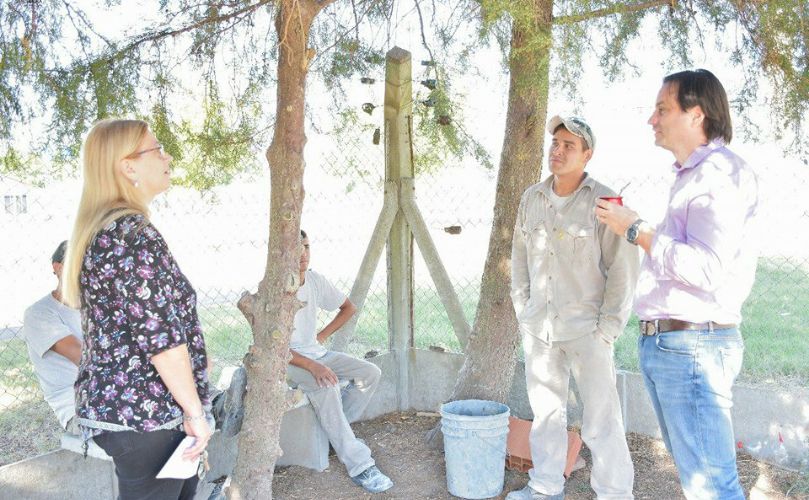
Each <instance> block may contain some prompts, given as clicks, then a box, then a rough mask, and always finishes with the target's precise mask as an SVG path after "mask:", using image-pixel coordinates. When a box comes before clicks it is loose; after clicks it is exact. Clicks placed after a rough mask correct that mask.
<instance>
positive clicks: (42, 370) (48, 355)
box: [22, 241, 82, 434]
mask: <svg viewBox="0 0 809 500" xmlns="http://www.w3.org/2000/svg"><path fill="white" fill-rule="evenodd" d="M66 245H67V241H63V242H62V243H60V244H59V246H58V247H57V248H56V251H55V252H54V253H53V256H52V257H51V264H52V266H53V274H54V275H55V276H56V280H57V285H56V289H55V290H53V291H52V292H51V293H49V294H48V295H46V296H44V297H42V298H41V299H40V300H38V301H37V302H35V303H34V304H32V305H31V306H30V307H29V308H28V309H26V310H25V316H24V320H23V326H22V336H23V338H24V339H25V343H26V344H27V346H28V357H29V358H30V359H31V363H32V364H33V365H34V373H36V376H37V378H38V379H39V385H40V387H41V388H42V392H43V394H44V395H45V401H47V402H48V404H49V405H50V407H51V409H53V412H54V413H55V414H56V417H57V418H58V419H59V424H60V425H61V426H62V428H63V429H65V430H66V431H68V432H70V433H72V434H79V429H78V427H77V426H76V421H75V417H76V405H75V396H74V392H73V382H75V381H76V376H77V375H78V366H79V362H80V361H81V345H82V331H81V317H80V314H79V311H78V309H73V308H71V307H68V306H67V305H65V304H64V303H63V302H62V294H61V292H60V290H61V281H62V261H63V260H64V257H65V247H66Z"/></svg>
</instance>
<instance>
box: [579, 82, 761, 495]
mask: <svg viewBox="0 0 809 500" xmlns="http://www.w3.org/2000/svg"><path fill="white" fill-rule="evenodd" d="M649 124H650V125H651V126H652V129H653V130H654V134H655V144H657V145H658V146H660V147H662V148H664V149H667V150H669V151H671V152H672V154H674V157H675V159H676V162H675V163H674V171H675V173H676V178H675V181H674V185H673V186H672V188H671V192H670V195H669V205H668V211H667V212H666V215H665V217H664V219H663V221H662V223H661V224H660V225H659V226H657V228H654V227H652V225H650V224H648V223H646V222H645V221H644V220H643V219H641V218H640V217H639V216H638V214H637V213H636V212H634V211H633V210H631V209H628V208H626V207H621V206H619V205H615V204H610V203H604V202H598V203H597V205H598V206H597V208H596V210H595V211H596V217H597V218H598V219H599V220H600V221H601V222H602V223H604V224H607V225H608V226H609V228H610V229H611V230H612V231H614V232H615V233H617V234H622V235H625V237H626V238H627V240H629V242H630V243H634V244H636V245H638V246H640V247H641V248H643V250H645V252H646V256H645V259H644V262H643V265H642V267H641V272H640V277H639V279H638V285H637V288H636V292H635V312H636V313H637V315H638V317H639V318H640V320H641V321H640V330H641V336H640V339H639V354H640V369H641V372H642V375H643V378H644V382H645V383H646V388H647V390H648V392H649V395H650V397H651V399H652V403H653V405H654V409H655V412H656V414H657V419H658V422H659V424H660V429H661V432H662V435H663V440H664V442H665V444H666V447H667V448H668V450H669V452H670V453H671V454H672V455H673V457H674V462H675V464H676V465H677V470H678V472H679V474H680V483H681V485H682V488H683V492H684V493H685V496H686V497H687V498H689V499H701V500H702V499H722V500H731V499H743V498H744V492H743V491H742V488H741V485H740V483H739V476H738V472H737V470H736V452H735V447H734V439H733V426H732V423H731V416H730V408H731V406H732V405H733V394H732V392H731V388H732V386H733V382H734V381H735V380H736V376H737V375H738V374H739V370H740V369H741V364H742V355H743V353H744V342H743V340H742V336H741V334H740V333H739V328H738V325H739V323H740V321H741V307H742V303H743V302H744V300H745V299H746V298H747V296H748V294H749V293H750V289H751V287H752V285H753V280H754V278H755V271H756V259H757V252H756V250H755V248H754V245H753V239H754V238H753V236H752V232H753V221H754V219H755V216H756V212H757V206H758V181H757V179H756V175H755V173H754V172H753V169H752V168H751V167H750V166H749V165H748V164H747V163H746V162H745V161H744V160H743V159H741V158H740V157H739V156H737V155H736V154H734V153H733V152H732V151H730V150H729V149H728V148H727V147H726V144H727V143H729V142H730V140H731V137H732V134H733V132H732V127H731V121H730V111H729V106H728V100H727V95H726V94H725V90H724V88H723V87H722V84H721V83H720V82H719V80H718V79H717V78H716V77H715V76H714V75H713V74H711V73H710V72H709V71H706V70H696V71H683V72H680V73H675V74H672V75H669V76H667V77H666V78H664V80H663V86H662V88H661V89H660V92H659V93H658V95H657V100H656V104H655V110H654V113H652V116H651V118H650V119H649Z"/></svg>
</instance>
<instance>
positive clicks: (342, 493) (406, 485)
mask: <svg viewBox="0 0 809 500" xmlns="http://www.w3.org/2000/svg"><path fill="white" fill-rule="evenodd" d="M438 420H439V419H438V417H431V416H427V417H425V416H417V415H416V414H415V413H412V412H410V413H390V414H387V415H383V416H382V417H379V418H376V419H374V420H369V421H367V422H361V423H358V424H355V425H354V429H355V431H356V434H357V436H359V437H360V438H362V439H364V440H365V441H366V442H367V443H368V445H369V446H370V447H371V450H373V452H374V458H375V459H376V462H377V465H379V467H380V469H382V470H383V471H384V472H385V473H387V474H388V475H390V477H391V478H392V479H393V481H394V483H395V486H394V487H393V488H392V489H390V490H388V491H387V492H385V493H383V494H379V495H374V496H373V498H379V499H393V498H395V499H407V500H421V499H425V500H427V499H452V498H456V497H454V496H452V495H450V494H449V492H448V491H447V484H446V478H445V474H446V470H445V468H444V454H443V450H442V449H440V448H435V447H431V446H428V445H427V444H426V443H425V442H424V435H425V433H426V432H427V431H428V430H429V429H431V428H433V426H435V425H436V423H437V422H438ZM627 440H628V442H629V449H630V451H631V453H632V459H633V462H634V464H635V498H636V499H639V500H641V499H648V500H652V499H654V500H660V499H671V500H675V499H682V498H684V497H683V496H682V493H681V490H680V486H679V482H678V480H677V471H676V469H675V468H674V463H673V462H672V461H671V458H670V457H669V455H668V452H667V451H666V449H665V447H664V446H663V444H662V442H660V441H657V440H654V439H650V438H648V437H645V436H641V435H637V434H629V435H628V436H627ZM582 455H583V456H584V458H585V459H586V461H587V464H588V466H587V467H585V468H584V469H581V470H579V471H576V472H574V473H573V475H572V476H571V478H570V480H569V481H568V483H567V485H566V489H565V491H566V497H565V498H566V499H567V500H584V499H592V498H595V495H594V494H593V492H592V490H591V489H590V484H589V481H590V467H589V465H590V463H591V460H590V455H589V452H588V451H587V449H586V448H584V449H583V451H582ZM738 465H739V475H740V477H741V480H742V484H743V486H744V490H745V494H746V495H747V497H748V498H750V499H751V500H756V499H765V498H766V499H773V500H779V499H787V498H789V499H807V498H809V495H807V494H806V493H796V492H795V489H793V491H792V492H790V495H789V496H787V492H788V491H789V489H790V487H792V486H793V485H795V484H796V483H798V482H799V481H800V480H801V479H802V478H801V477H800V475H799V474H796V473H794V472H789V471H784V470H781V469H779V468H777V467H773V466H771V465H768V464H765V463H762V462H757V461H755V460H753V459H752V458H751V457H749V456H747V455H742V454H740V455H739V459H738ZM526 482H528V475H527V474H524V473H517V472H512V471H506V485H505V489H504V490H503V494H502V495H500V497H498V498H503V497H504V496H505V494H506V493H507V492H508V491H511V490H512V489H516V488H521V487H523V486H524V485H525V483H526ZM273 496H274V497H275V498H277V499H279V500H298V499H300V500H313V499H327V498H328V499H330V500H331V499H364V498H372V495H369V494H367V493H365V492H364V491H363V490H361V489H360V488H358V487H357V486H355V485H354V484H353V483H352V482H351V480H350V479H349V478H348V476H347V475H346V472H345V467H343V465H342V464H341V463H340V462H339V461H338V460H337V457H335V456H334V455H332V456H330V457H329V467H328V469H326V470H325V471H324V472H316V471H312V470H309V469H305V468H303V467H294V466H293V467H281V468H278V469H276V472H275V479H274V481H273Z"/></svg>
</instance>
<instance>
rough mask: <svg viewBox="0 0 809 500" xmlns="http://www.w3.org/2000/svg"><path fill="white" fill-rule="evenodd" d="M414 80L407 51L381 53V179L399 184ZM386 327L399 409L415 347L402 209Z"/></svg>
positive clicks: (409, 249) (407, 156) (392, 249)
mask: <svg viewBox="0 0 809 500" xmlns="http://www.w3.org/2000/svg"><path fill="white" fill-rule="evenodd" d="M412 87H413V85H412V69H411V60H410V52H408V51H406V50H404V49H402V48H399V47H394V48H392V49H391V50H389V51H388V53H387V55H386V57H385V181H386V182H394V183H395V184H396V185H397V186H398V188H399V189H401V186H402V183H401V179H402V178H413V145H412V144H411V142H410V130H411V127H412V125H413V88H412ZM387 264H388V273H387V274H388V332H389V335H390V337H389V338H390V350H391V352H393V353H394V355H395V359H396V364H397V367H398V370H397V373H398V377H397V380H396V394H397V396H398V397H397V399H398V404H399V409H400V410H406V409H408V408H409V407H410V381H409V378H410V377H409V353H410V349H411V348H412V347H413V234H412V232H411V231H410V226H409V225H408V223H407V220H406V218H405V216H404V213H403V212H402V210H401V208H400V209H399V210H398V211H397V213H396V218H395V219H394V221H393V226H392V227H391V230H390V235H389V237H388V246H387Z"/></svg>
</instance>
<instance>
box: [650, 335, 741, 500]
mask: <svg viewBox="0 0 809 500" xmlns="http://www.w3.org/2000/svg"><path fill="white" fill-rule="evenodd" d="M638 351H639V355H640V371H641V374H642V375H643V381H644V382H645V383H646V389H647V390H648V391H649V396H650V397H651V399H652V405H653V406H654V409H655V413H656V414H657V421H658V423H659V424H660V431H661V433H662V434H663V441H664V442H665V444H666V448H667V449H668V450H669V452H670V453H671V454H672V456H673V457H674V463H675V464H676V465H677V471H678V472H679V474H680V484H681V485H682V488H683V493H685V496H686V498H688V499H689V500H697V499H699V500H708V499H721V500H733V499H744V492H743V490H742V487H741V484H740V483H739V474H738V471H737V470H736V448H735V444H734V438H733V423H732V422H731V417H730V408H731V407H732V406H733V393H732V392H731V389H732V387H733V382H734V381H735V380H736V376H737V375H738V374H739V370H740V369H741V366H742V357H743V355H744V341H743V340H742V336H741V334H740V333H739V330H738V329H736V328H730V329H725V330H714V331H709V330H701V331H693V330H692V331H673V332H666V333H661V334H658V335H655V336H643V335H641V337H640V339H639V340H638Z"/></svg>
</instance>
